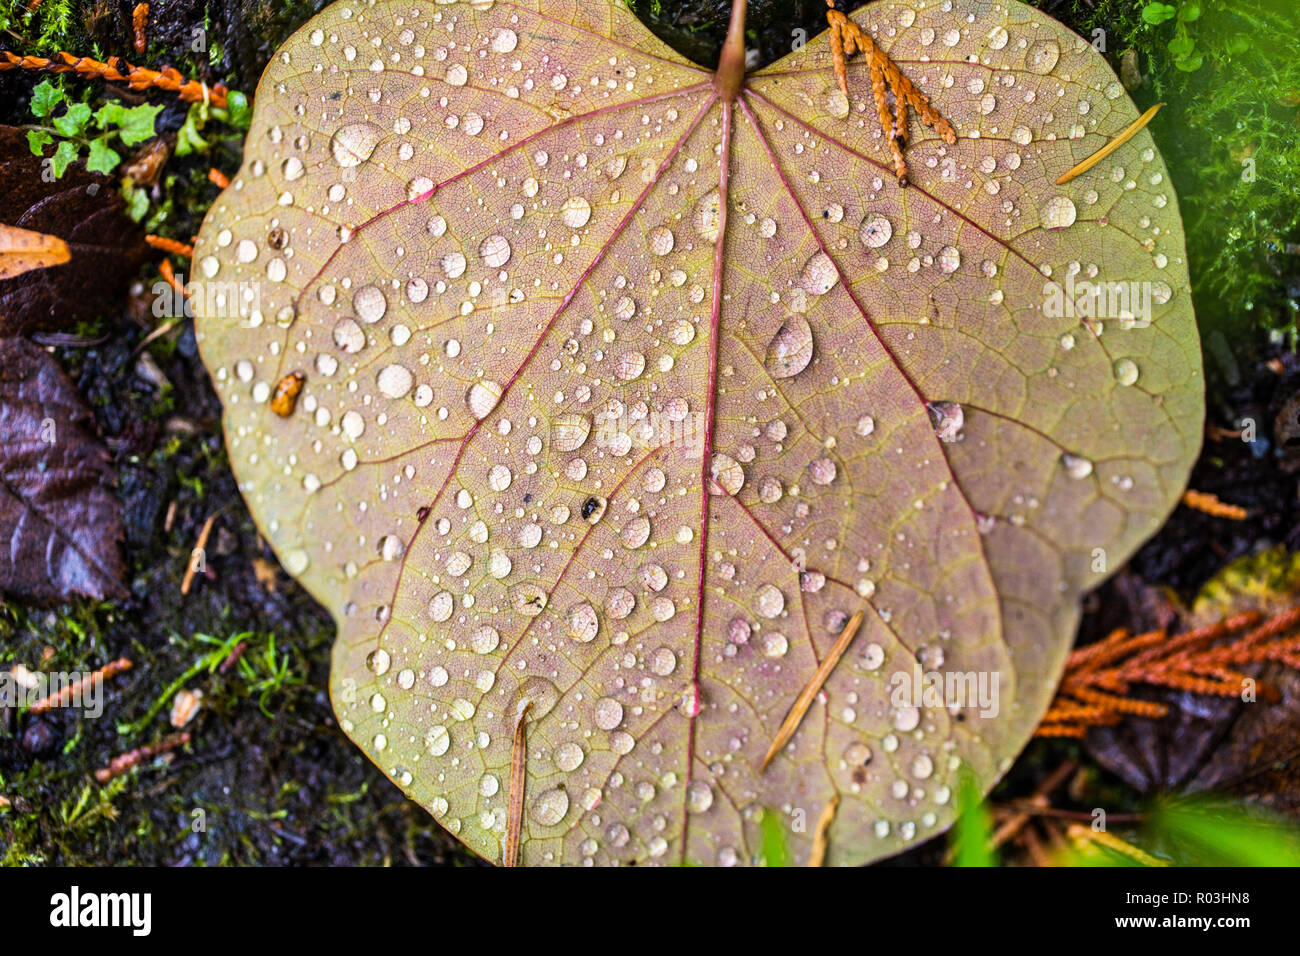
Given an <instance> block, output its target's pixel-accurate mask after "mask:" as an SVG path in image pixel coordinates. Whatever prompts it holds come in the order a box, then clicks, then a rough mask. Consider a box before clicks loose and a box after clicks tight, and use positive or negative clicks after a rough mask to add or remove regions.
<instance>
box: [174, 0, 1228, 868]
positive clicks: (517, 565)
mask: <svg viewBox="0 0 1300 956" xmlns="http://www.w3.org/2000/svg"><path fill="white" fill-rule="evenodd" d="M854 19H855V20H856V21H857V22H859V23H861V24H862V25H863V26H864V27H865V29H866V30H867V31H868V32H869V33H870V34H872V35H873V36H874V37H875V38H876V40H877V42H878V43H879V44H880V46H881V47H882V48H883V49H884V50H885V51H886V52H888V53H889V55H890V56H891V57H892V58H893V60H894V61H895V63H897V65H898V66H899V67H900V68H901V69H902V71H903V72H904V74H905V75H907V76H908V77H909V78H910V79H911V80H912V82H913V83H915V84H916V85H917V86H918V87H919V88H920V89H921V90H922V91H923V92H925V93H926V94H927V95H928V96H929V98H930V101H931V103H932V104H933V105H934V106H935V108H937V109H938V110H939V111H940V112H941V113H942V114H943V115H945V116H946V117H947V119H948V120H949V121H950V122H951V123H952V125H953V126H954V127H955V129H956V131H957V136H958V141H957V143H956V145H954V146H949V145H947V144H945V143H944V142H943V141H942V140H941V139H940V138H939V137H938V136H937V135H935V134H934V133H932V132H931V131H930V130H928V129H924V128H922V127H921V126H920V124H919V123H913V124H912V128H911V130H910V131H909V132H910V137H909V141H908V144H907V147H906V152H907V162H908V165H909V168H910V171H911V173H910V175H911V180H912V185H911V186H909V187H907V188H906V189H902V188H900V187H899V185H898V184H897V182H896V180H895V177H894V175H893V166H892V163H891V159H890V152H889V150H888V148H887V144H886V143H885V141H884V140H883V138H882V135H881V132H880V126H879V123H878V122H877V119H876V117H877V113H876V108H875V106H874V104H873V101H872V95H871V83H870V80H869V76H868V69H867V67H866V65H865V64H864V62H863V60H862V57H860V56H859V57H855V58H854V59H853V60H851V61H850V65H849V81H850V92H851V94H852V98H851V100H848V101H846V100H845V98H844V95H843V94H842V93H841V92H840V91H839V87H838V84H837V82H836V79H835V75H834V72H833V70H832V66H831V58H830V53H829V47H828V43H827V38H826V37H825V36H822V37H819V38H817V39H815V40H814V41H812V42H810V43H808V44H807V46H806V47H804V48H803V49H801V50H800V51H799V52H798V53H796V54H794V55H792V56H789V57H787V58H785V59H784V60H782V61H780V62H778V63H776V64H773V65H772V66H771V67H769V68H767V69H765V70H763V71H761V72H759V73H757V74H754V75H752V76H750V77H749V78H748V83H747V86H746V88H745V89H744V90H742V91H741V92H740V94H739V96H737V97H735V98H734V100H730V99H729V98H728V97H727V96H726V95H719V94H718V92H716V90H715V86H714V84H713V83H712V74H711V73H710V72H709V71H706V70H702V69H700V68H698V67H696V66H693V65H691V64H689V63H687V62H685V61H684V60H683V59H682V58H681V57H679V56H677V55H676V54H674V53H673V52H672V51H671V50H669V49H667V48H666V47H665V46H664V45H663V44H661V43H660V42H658V41H657V40H656V39H655V38H654V37H653V36H652V35H651V34H650V33H649V32H648V31H647V30H645V29H644V28H643V27H642V26H641V25H640V24H639V23H638V22H637V21H636V20H635V19H634V18H633V17H632V16H631V15H630V14H629V13H628V12H627V11H626V10H625V9H624V7H623V5H622V4H621V3H619V2H615V0H607V2H606V0H584V2H580V3H579V2H574V3H558V4H557V3H551V2H547V3H545V4H541V5H540V9H539V8H538V5H531V6H530V5H526V4H520V3H506V2H502V0H497V2H490V0H481V2H474V3H468V4H443V3H428V4H413V3H409V2H401V3H397V2H394V3H387V2H377V3H357V2H351V0H346V2H340V3H336V4H335V5H333V6H331V7H330V8H329V9H327V10H326V11H325V12H324V13H322V14H321V15H320V16H318V17H317V18H316V19H315V20H313V21H311V22H310V23H309V24H307V25H306V26H305V27H304V28H303V29H302V30H301V31H300V32H299V33H297V34H296V35H295V36H294V37H293V38H292V39H290V40H289V41H288V43H287V44H286V45H285V46H284V48H283V49H282V50H281V51H280V53H279V54H278V55H277V57H276V58H275V60H274V62H273V64H272V66H271V67H270V68H269V69H268V71H267V74H266V76H265V77H264V78H263V79H262V82H261V85H260V87H259V90H258V95H257V98H256V108H255V114H254V120H253V124H252V132H251V133H250V135H249V139H248V144H247V148H246V156H245V163H244V167H243V169H242V170H241V171H240V173H239V175H238V176H237V177H236V178H235V179H234V181H233V184H232V186H231V187H230V189H228V190H227V191H226V192H225V193H224V194H223V195H222V196H221V198H220V199H219V200H218V201H217V202H216V204H215V205H214V206H213V208H212V211H211V213H210V214H209V216H208V220H207V222H206V224H205V226H204V228H203V232H202V235H201V236H200V239H199V243H198V246H197V249H196V259H195V262H196V264H197V266H198V270H197V271H198V276H197V278H198V279H199V281H200V285H199V287H197V288H196V290H195V296H194V301H195V313H196V316H197V320H198V331H199V333H200V336H201V345H202V351H203V355H204V359H205V361H206V362H207V364H208V366H209V368H210V370H211V371H212V374H213V378H214V379H215V381H216V384H217V388H218V390H219V392H220V393H221V397H222V399H223V401H224V403H225V409H226V419H225V425H226V435H227V441H228V443H229V448H230V453H231V462H232V466H233V468H234V470H235V473H236V475H237V476H238V478H239V481H240V485H241V488H242V490H243V492H244V495H245V497H246V498H247V500H248V503H249V506H250V508H251V510H252V512H253V514H254V516H255V517H256V519H257V521H258V524H259V525H260V527H261V528H262V529H263V530H264V531H265V533H266V535H267V537H268V538H269V539H270V541H271V542H272V543H273V544H274V546H275V548H276V550H277V553H278V554H279V556H280V558H281V560H282V561H283V562H284V564H285V567H286V568H287V569H288V570H289V571H290V572H291V573H292V574H294V575H295V576H297V577H298V578H299V580H301V581H302V582H303V584H304V585H305V586H306V587H307V588H308V589H309V590H310V591H311V592H312V593H313V594H314V595H316V596H317V598H319V599H320V600H321V601H322V602H323V603H324V604H325V605H326V606H327V607H328V608H329V609H330V610H331V611H332V612H333V614H334V616H335V618H336V620H337V622H338V627H339V636H338V641H337V643H336V645H335V650H334V659H333V671H332V678H331V690H332V693H333V697H334V702H335V708H336V710H337V712H338V715H339V718H340V721H341V723H342V725H343V728H344V729H345V730H346V732H347V733H348V734H349V736H351V737H352V739H353V740H355V741H356V742H357V743H358V744H359V745H360V746H361V747H362V748H363V749H364V750H365V752H366V753H367V754H368V755H369V756H370V757H371V759H372V760H374V761H375V763H376V764H377V765H378V766H379V767H380V768H382V769H383V771H384V772H385V773H386V774H387V775H388V776H389V777H390V778H391V779H392V780H394V781H395V782H396V783H397V784H398V786H400V787H401V788H402V789H403V790H404V791H405V792H406V793H408V794H409V795H410V796H411V797H412V798H413V799H415V800H417V801H419V802H420V803H421V804H422V805H423V806H425V807H426V808H428V809H429V810H430V811H431V812H432V813H433V814H434V815H435V816H436V817H437V818H438V820H440V821H441V822H442V824H443V825H444V826H446V827H447V828H448V829H450V830H451V831H452V832H453V833H455V834H457V835H458V836H459V837H460V839H461V840H463V841H464V842H465V843H466V844H467V845H468V846H469V847H471V848H472V849H474V850H475V851H476V852H478V853H480V854H482V855H483V856H484V857H486V858H487V859H489V860H502V859H503V854H504V855H505V857H506V859H507V861H508V862H509V861H510V857H511V856H512V855H513V854H514V852H515V849H514V845H513V839H512V838H513V836H514V832H515V830H516V828H517V829H518V837H519V848H518V854H519V858H520V860H521V861H522V862H526V863H561V862H565V863H578V862H584V861H591V862H597V863H607V862H615V861H636V862H663V863H683V862H684V863H705V864H713V863H723V864H727V863H732V862H741V863H745V862H750V861H752V860H753V859H755V858H756V856H757V855H758V854H759V853H760V849H761V847H760V844H761V841H762V833H763V832H764V829H765V828H764V826H763V824H762V822H761V821H762V819H763V817H764V816H765V815H766V814H778V815H781V817H780V819H782V820H783V821H784V820H785V818H786V817H787V816H788V817H789V823H790V824H791V826H790V832H789V848H790V852H791V854H792V856H793V859H795V860H796V861H804V860H807V859H808V858H809V855H810V854H811V853H812V852H813V850H814V844H821V843H822V842H825V843H826V845H827V846H828V847H829V855H828V857H827V859H828V860H829V861H830V862H832V863H861V862H864V861H868V860H873V859H876V858H879V857H882V856H885V855H888V854H891V853H895V852H897V851H898V850H900V849H903V848H905V847H906V846H908V845H909V844H910V843H912V842H914V841H918V840H921V839H923V838H925V837H928V836H930V835H933V834H935V833H938V832H940V831H941V830H942V829H943V828H944V827H946V826H947V825H948V824H949V823H950V822H951V818H952V803H953V800H952V793H953V790H954V787H955V781H956V780H957V779H958V777H959V775H960V773H961V772H963V771H967V770H968V771H970V772H972V773H973V774H974V775H975V776H976V778H977V779H978V780H979V781H980V782H981V784H982V785H983V786H984V787H985V788H986V789H987V787H989V786H991V785H992V783H993V782H994V781H995V780H996V779H997V777H998V776H999V775H1000V774H1001V773H1002V772H1003V771H1005V769H1006V768H1007V767H1008V766H1009V764H1010V762H1011V760H1012V759H1013V758H1014V756H1015V755H1016V753H1017V752H1018V751H1019V750H1020V748H1021V747H1022V745H1023V744H1024V742H1025V740H1026V739H1027V738H1028V736H1029V734H1030V732H1031V731H1032V730H1033V728H1034V725H1035V723H1036V722H1037V720H1038V718H1039V716H1040V714H1041V713H1042V711H1043V709H1044V707H1045V706H1046V704H1047V702H1048V700H1049V699H1050V697H1051V695H1052V691H1053V686H1054V683H1055V681H1056V679H1057V677H1058V675H1059V672H1060V669H1061V666H1062V663H1063V658H1064V655H1065V651H1066V649H1067V648H1068V646H1069V644H1070V641H1071V638H1072V636H1073V634H1074V629H1075V624H1076V621H1077V618H1078V598H1079V595H1080V593H1081V592H1083V591H1084V590H1086V589H1087V588H1089V587H1091V586H1093V585H1094V584H1096V583H1097V582H1098V581H1099V580H1101V578H1102V577H1103V576H1104V575H1105V574H1106V573H1107V572H1108V571H1110V570H1113V569H1114V568H1116V567H1118V566H1119V564H1120V563H1121V562H1123V560H1124V559H1125V558H1126V557H1127V555H1128V554H1129V553H1130V552H1131V551H1132V550H1133V549H1134V548H1135V547H1136V546H1137V545H1138V543H1139V542H1141V541H1142V539H1143V538H1144V537H1145V536H1146V535H1148V534H1150V533H1151V532H1152V531H1153V530H1154V529H1155V528H1156V527H1157V526H1158V525H1159V524H1160V522H1161V521H1162V520H1163V518H1164V516H1165V515H1166V514H1167V512H1168V511H1169V509H1170V508H1171V507H1172V506H1173V504H1174V502H1175V500H1176V497H1177V494H1178V492H1179V491H1180V489H1181V487H1182V485H1183V482H1184V480H1185V477H1186V474H1187V471H1188V468H1189V466H1190V463H1191V461H1192V459H1193V457H1194V455H1195V452H1196V450H1197V448H1198V446H1199V441H1200V432H1201V422H1202V415H1203V409H1202V382H1201V362H1200V356H1199V352H1198V348H1197V336H1196V329H1195V325H1194V322H1193V316H1192V308H1191V302H1190V297H1189V292H1188V281H1187V272H1186V267H1185V263H1184V252H1183V234H1182V228H1181V225H1180V222H1179V218H1178V213H1177V202H1176V200H1175V198H1174V195H1173V192H1172V190H1171V188H1170V186H1169V183H1168V181H1167V175H1166V173H1165V167H1164V164H1163V163H1162V161H1161V159H1160V157H1159V156H1158V155H1157V154H1156V152H1155V149H1154V147H1153V145H1152V141H1151V139H1150V136H1149V135H1148V134H1146V133H1145V132H1141V133H1139V134H1138V135H1137V136H1135V137H1134V138H1133V139H1132V140H1131V141H1130V142H1128V143H1127V144H1125V145H1124V146H1123V147H1122V148H1120V149H1119V150H1117V151H1116V152H1115V153H1114V154H1113V155H1112V156H1111V157H1109V158H1108V159H1107V160H1106V161H1105V162H1103V163H1101V164H1099V165H1098V166H1097V167H1095V168H1094V169H1093V170H1092V171H1091V172H1089V173H1088V174H1086V175H1084V176H1081V177H1079V178H1077V179H1075V180H1073V181H1072V182H1070V183H1069V184H1068V185H1066V186H1060V187H1058V186H1055V185H1053V183H1054V181H1055V180H1056V179H1057V177H1058V176H1059V175H1060V174H1061V173H1063V172H1065V171H1066V170H1067V169H1069V168H1070V167H1072V166H1073V165H1075V164H1076V163H1077V162H1078V161H1080V160H1081V159H1083V158H1085V157H1086V156H1088V155H1089V154H1091V153H1093V152H1095V151H1096V150H1097V149H1099V148H1100V147H1101V146H1102V145H1104V144H1105V143H1106V142H1107V141H1108V140H1109V139H1110V138H1112V137H1113V136H1115V135H1116V134H1118V133H1119V132H1121V131H1122V130H1123V129H1124V128H1125V127H1126V126H1127V125H1128V124H1129V123H1131V122H1132V121H1133V119H1134V118H1135V117H1136V116H1137V112H1136V110H1135V109H1134V106H1133V104H1132V103H1131V102H1130V101H1129V99H1128V98H1127V96H1126V95H1125V94H1124V92H1123V89H1122V87H1121V86H1120V84H1119V82H1118V80H1117V79H1116V78H1115V76H1114V74H1113V73H1112V72H1111V70H1110V69H1109V67H1107V65H1106V63H1105V62H1104V60H1103V59H1102V57H1101V56H1100V55H1098V54H1097V52H1096V51H1094V50H1093V49H1092V48H1091V47H1090V46H1089V45H1088V44H1087V43H1085V42H1084V41H1083V40H1081V39H1080V38H1078V37H1077V36H1075V35H1073V34H1071V33H1070V32H1069V31H1067V30H1066V29H1065V28H1063V27H1062V26H1060V25H1059V24H1058V23H1056V22H1055V21H1053V20H1051V19H1049V18H1047V17H1045V16H1043V15H1042V14H1039V13H1037V12H1036V11H1034V10H1032V9H1030V8H1028V7H1025V6H1023V5H1021V4H1019V3H1014V2H1013V3H1002V4H994V3H988V2H979V0H932V2H923V0H910V2H906V3H878V4H875V5H873V6H871V7H869V8H866V9H864V10H862V11H859V12H858V13H856V14H854ZM719 87H720V88H722V89H723V90H724V91H725V89H726V84H722V83H720V84H719ZM1089 284H1091V286H1092V287H1093V288H1100V289H1101V290H1102V293H1103V294H1102V296H1101V298H1100V301H1097V300H1095V299H1089V298H1088V297H1087V296H1086V295H1084V294H1083V293H1085V292H1087V291H1088V288H1089ZM1089 303H1091V305H1092V306H1093V308H1092V309H1091V313H1090V314H1089V315H1086V316H1084V315H1082V314H1081V313H1080V312H1079V311H1078V309H1077V308H1076V306H1077V307H1078V308H1082V309H1087V308H1088V307H1089ZM1148 310H1149V311H1148ZM1148 316H1149V317H1150V322H1149V323H1148V322H1147V321H1145V320H1146V318H1147V317H1148ZM859 613H861V615H862V618H861V624H860V628H856V624H853V625H852V626H851V625H850V622H851V621H856V620H857V618H856V615H858V614H859ZM855 629H856V630H857V632H856V633H854V631H855ZM846 641H847V642H848V644H847V649H846V648H845V642H846ZM841 653H842V656H840V655H841ZM823 677H824V683H823V682H822V681H821V679H822V678H823ZM801 694H803V695H804V700H805V701H806V704H807V706H806V708H804V707H801V706H800V705H799V704H798V703H797V701H798V700H799V699H800V697H801ZM788 717H791V718H792V719H791V720H787V718H788ZM783 722H785V723H787V724H788V725H790V726H791V727H792V729H793V734H792V735H791V736H790V738H789V742H788V743H786V744H785V745H784V746H781V747H778V748H777V751H776V753H775V755H774V757H773V759H772V760H771V762H770V764H767V766H766V767H765V766H764V762H765V761H764V756H765V754H766V753H767V751H768V749H769V747H771V746H772V745H773V742H774V741H778V733H779V731H780V730H781V727H782V724H783ZM778 742H779V741H778ZM769 823H770V818H769ZM507 842H510V843H511V847H510V848H509V850H508V851H507V849H506V844H507ZM818 852H820V846H819V847H818Z"/></svg>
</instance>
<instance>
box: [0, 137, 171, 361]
mask: <svg viewBox="0 0 1300 956" xmlns="http://www.w3.org/2000/svg"><path fill="white" fill-rule="evenodd" d="M47 151H48V150H47ZM0 183H4V189H2V190H0V223H5V224H7V225H9V226H11V227H14V228H17V229H21V230H26V231H28V232H35V233H42V234H44V235H47V236H52V237H57V238H58V239H60V240H62V241H63V242H64V243H66V245H67V252H68V259H67V260H66V261H65V263H64V264H63V265H62V266H60V267H59V268H57V269H30V270H28V271H23V272H22V273H21V274H18V273H13V274H7V273H5V272H4V271H3V270H0V336H11V335H25V334H27V333H28V332H32V331H35V330H45V331H57V330H60V329H66V328H69V327H70V326H73V325H75V324H76V323H78V322H89V321H93V320H94V319H96V318H98V317H99V316H100V315H101V314H102V313H104V312H105V311H107V310H109V309H112V308H114V307H115V306H116V305H118V304H119V303H121V302H122V300H123V296H124V295H125V292H126V286H127V283H128V282H129V281H130V280H131V277H132V276H133V275H135V273H136V271H137V270H138V269H139V267H140V265H141V264H142V263H143V262H144V261H145V260H146V259H147V258H148V257H149V256H150V255H152V253H151V251H150V249H149V247H148V246H146V245H145V243H144V232H143V231H142V230H141V229H140V227H139V226H137V225H136V224H135V223H134V222H132V221H131V220H130V218H128V217H127V216H126V214H125V212H124V210H125V203H124V202H123V200H122V198H121V197H120V196H119V195H118V194H117V190H116V189H115V188H114V185H113V180H112V179H111V178H110V177H108V176H101V175H99V174H98V173H92V172H88V171H87V170H86V168H85V166H84V165H83V164H81V163H73V164H72V165H71V166H69V167H68V168H67V170H65V171H64V174H63V176H62V178H60V179H54V180H51V179H50V177H49V174H48V172H47V171H46V170H45V169H44V167H43V165H42V159H41V157H38V156H33V155H32V152H31V149H30V148H28V145H27V138H26V136H25V135H24V133H23V131H22V130H20V129H17V128H15V127H12V126H0Z"/></svg>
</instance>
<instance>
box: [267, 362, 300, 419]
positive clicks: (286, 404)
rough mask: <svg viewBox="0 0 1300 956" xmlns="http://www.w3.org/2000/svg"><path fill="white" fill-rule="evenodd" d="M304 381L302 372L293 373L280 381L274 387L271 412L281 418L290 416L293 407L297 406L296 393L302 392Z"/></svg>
mask: <svg viewBox="0 0 1300 956" xmlns="http://www.w3.org/2000/svg"><path fill="white" fill-rule="evenodd" d="M305 381H307V376H305V375H303V374H302V372H293V373H292V374H290V375H286V376H285V377H284V378H282V379H280V384H279V385H277V386H276V387H275V394H274V395H272V396H271V411H273V412H275V413H276V414H277V415H279V416H280V417H281V418H288V417H289V416H290V415H292V414H293V409H294V406H295V405H297V404H298V393H299V392H301V391H302V383H303V382H305Z"/></svg>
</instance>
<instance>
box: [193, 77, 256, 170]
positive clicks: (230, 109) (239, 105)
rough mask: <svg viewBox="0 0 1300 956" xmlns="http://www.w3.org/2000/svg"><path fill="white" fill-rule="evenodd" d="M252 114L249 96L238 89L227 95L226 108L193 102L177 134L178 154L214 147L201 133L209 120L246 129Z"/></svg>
mask: <svg viewBox="0 0 1300 956" xmlns="http://www.w3.org/2000/svg"><path fill="white" fill-rule="evenodd" d="M252 115H253V111H252V107H251V106H249V103H248V97H247V96H245V95H244V94H243V93H240V92H239V91H237V90H232V91H230V93H228V94H227V95H226V106H225V109H220V108H218V107H215V106H212V105H211V104H210V103H206V102H198V103H195V104H193V105H192V106H190V109H189V112H188V113H186V114H185V122H184V124H182V126H181V128H180V130H179V131H178V132H177V134H176V155H177V156H188V155H189V154H190V153H206V152H207V151H208V150H210V149H211V148H212V143H211V142H210V141H209V140H206V139H204V138H203V136H202V135H201V134H202V132H203V128H204V127H205V126H206V125H207V123H208V121H209V120H216V121H217V122H218V123H225V124H227V125H229V126H232V127H234V128H235V129H238V130H246V129H248V124H249V121H250V120H251V119H252Z"/></svg>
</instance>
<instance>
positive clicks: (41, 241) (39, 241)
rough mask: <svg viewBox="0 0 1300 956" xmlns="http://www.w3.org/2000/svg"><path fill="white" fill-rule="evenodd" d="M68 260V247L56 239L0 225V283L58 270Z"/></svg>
mask: <svg viewBox="0 0 1300 956" xmlns="http://www.w3.org/2000/svg"><path fill="white" fill-rule="evenodd" d="M70 258H71V254H70V253H69V252H68V244H67V243H66V242H64V241H63V240H62V239H60V238H59V237H58V236H47V235H46V234H45V233H43V232H32V231H31V230H30V229H19V228H18V227H17V226H6V225H5V224H4V223H0V279H12V278H13V277H14V276H18V275H22V274H23V273H24V272H30V271H32V270H33V269H48V268H50V267H51V266H60V265H63V263H65V262H67V261H68V259H70Z"/></svg>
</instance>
